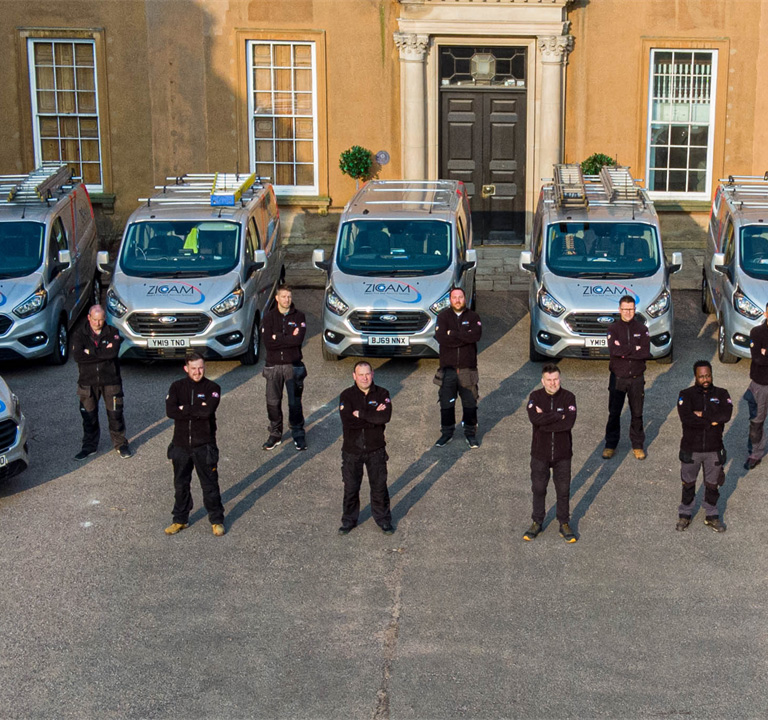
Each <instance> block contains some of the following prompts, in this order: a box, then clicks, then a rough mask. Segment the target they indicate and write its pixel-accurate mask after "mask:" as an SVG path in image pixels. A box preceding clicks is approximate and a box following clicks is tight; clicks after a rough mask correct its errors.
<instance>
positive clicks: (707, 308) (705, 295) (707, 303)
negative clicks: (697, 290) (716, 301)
mask: <svg viewBox="0 0 768 720" xmlns="http://www.w3.org/2000/svg"><path fill="white" fill-rule="evenodd" d="M701 311H702V312H705V313H707V315H711V314H712V313H713V312H715V306H714V305H713V304H712V296H711V295H710V294H709V283H708V282H707V273H706V271H705V270H702V271H701Z"/></svg>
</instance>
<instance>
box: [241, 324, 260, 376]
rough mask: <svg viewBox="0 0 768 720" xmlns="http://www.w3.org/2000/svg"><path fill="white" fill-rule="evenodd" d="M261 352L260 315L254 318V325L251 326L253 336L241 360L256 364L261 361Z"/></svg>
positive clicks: (244, 362) (246, 363) (245, 363)
mask: <svg viewBox="0 0 768 720" xmlns="http://www.w3.org/2000/svg"><path fill="white" fill-rule="evenodd" d="M260 353H261V334H260V333H259V315H258V313H257V314H256V316H255V317H254V318H253V327H252V328H251V338H250V341H249V342H248V349H247V350H246V351H245V353H243V354H242V355H241V356H240V362H241V364H243V365H255V364H256V363H257V362H259V355H260Z"/></svg>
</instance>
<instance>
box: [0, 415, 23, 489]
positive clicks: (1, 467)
mask: <svg viewBox="0 0 768 720" xmlns="http://www.w3.org/2000/svg"><path fill="white" fill-rule="evenodd" d="M11 422H12V423H13V424H14V425H15V426H16V434H15V438H14V440H13V442H12V443H11V444H10V445H9V446H8V447H6V448H5V449H3V448H0V480H8V479H9V478H12V477H13V476H14V475H18V474H19V473H20V472H23V471H24V470H26V469H27V467H29V449H28V447H27V421H26V418H25V417H24V415H23V414H22V415H21V419H20V421H19V422H18V423H17V422H16V420H15V418H10V417H5V418H2V419H0V424H5V423H11ZM9 427H10V426H9ZM5 429H6V431H7V430H8V427H6V428H5Z"/></svg>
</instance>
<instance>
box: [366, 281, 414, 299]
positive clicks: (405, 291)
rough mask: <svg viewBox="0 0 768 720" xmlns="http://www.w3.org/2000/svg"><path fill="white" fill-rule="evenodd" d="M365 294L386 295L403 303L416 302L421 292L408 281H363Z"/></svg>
mask: <svg viewBox="0 0 768 720" xmlns="http://www.w3.org/2000/svg"><path fill="white" fill-rule="evenodd" d="M363 285H364V286H365V294H366V295H386V296H387V297H389V298H392V299H393V300H397V301H398V302H404V303H417V302H419V300H421V293H420V292H419V291H418V290H417V289H416V288H415V287H413V285H409V284H408V283H399V282H397V283H395V282H381V283H363Z"/></svg>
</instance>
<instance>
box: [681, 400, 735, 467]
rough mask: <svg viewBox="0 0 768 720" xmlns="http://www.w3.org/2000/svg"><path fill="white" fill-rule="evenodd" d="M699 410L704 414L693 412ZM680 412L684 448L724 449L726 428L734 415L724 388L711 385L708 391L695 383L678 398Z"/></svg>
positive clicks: (704, 450) (687, 449) (706, 450)
mask: <svg viewBox="0 0 768 720" xmlns="http://www.w3.org/2000/svg"><path fill="white" fill-rule="evenodd" d="M696 411H698V412H701V413H702V415H701V417H699V416H698V415H694V413H695V412H696ZM677 414H678V415H679V416H680V422H682V423H683V437H682V439H681V440H680V449H681V450H684V451H686V452H691V453H693V452H719V451H720V450H722V449H723V430H724V429H725V423H727V422H728V421H729V420H730V419H731V415H732V414H733V403H732V402H731V396H730V395H729V394H728V391H727V390H726V389H725V388H719V387H715V386H714V385H711V386H710V387H709V389H708V390H705V389H704V388H703V387H701V386H700V385H693V386H691V387H689V388H686V389H685V390H682V391H681V392H680V397H679V398H678V400H677ZM712 423H717V424H716V425H713V424H712Z"/></svg>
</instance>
